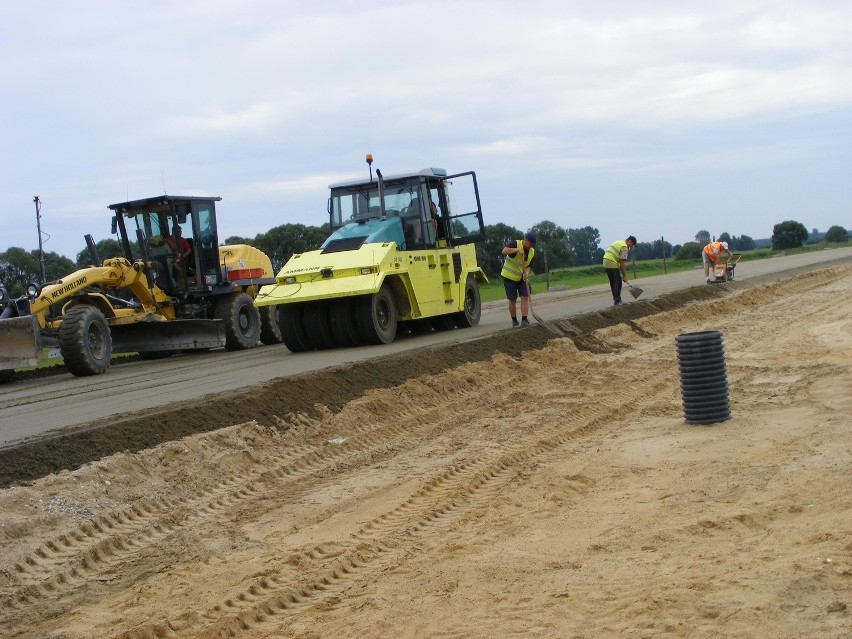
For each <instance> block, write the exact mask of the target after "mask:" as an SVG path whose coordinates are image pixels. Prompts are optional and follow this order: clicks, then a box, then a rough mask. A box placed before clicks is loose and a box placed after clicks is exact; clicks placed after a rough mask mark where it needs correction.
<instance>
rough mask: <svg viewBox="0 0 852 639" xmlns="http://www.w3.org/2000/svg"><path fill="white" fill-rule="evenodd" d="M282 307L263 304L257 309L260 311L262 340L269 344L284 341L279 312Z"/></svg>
mask: <svg viewBox="0 0 852 639" xmlns="http://www.w3.org/2000/svg"><path fill="white" fill-rule="evenodd" d="M280 308H281V307H280V306H261V307H260V308H258V309H257V310H258V312H259V313H260V341H261V342H263V343H264V344H266V345H267V346H270V345H272V344H280V343H281V342H283V341H284V336H283V335H282V334H281V319H280V317H279V314H278V310H279V309H280Z"/></svg>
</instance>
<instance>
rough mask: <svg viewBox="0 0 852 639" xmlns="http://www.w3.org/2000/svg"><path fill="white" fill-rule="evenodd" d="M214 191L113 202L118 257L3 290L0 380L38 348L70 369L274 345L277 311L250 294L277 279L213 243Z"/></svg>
mask: <svg viewBox="0 0 852 639" xmlns="http://www.w3.org/2000/svg"><path fill="white" fill-rule="evenodd" d="M220 200H221V198H219V197H182V196H171V195H161V196H157V197H151V198H147V199H143V200H134V201H131V202H123V203H120V204H112V205H110V206H109V209H111V210H112V211H113V213H114V215H113V218H112V231H113V234H116V235H117V236H118V240H119V242H120V244H121V246H122V249H123V250H122V252H123V255H122V256H120V257H113V258H109V259H105V260H100V259H99V257H98V255H97V251H96V249H95V243H94V241H93V239H92V236H91V235H87V236H86V237H85V239H86V243H87V246H88V248H89V255H90V259H91V262H92V265H91V266H89V267H87V268H83V269H80V270H78V271H76V272H74V273H71V274H70V275H68V276H67V277H63V278H62V279H60V280H57V281H55V282H47V283H45V284H44V285H37V284H30V285H29V286H28V287H27V291H26V294H25V295H24V296H22V297H20V298H17V299H11V298H10V297H9V296H8V295H7V294H6V291H5V290H4V289H2V287H0V381H8V379H9V378H10V377H11V371H12V370H13V369H15V368H20V367H24V366H34V365H35V364H36V363H37V361H38V358H39V356H40V354H41V352H42V349H43V348H49V349H54V350H55V351H56V352H58V354H61V355H62V357H63V359H64V362H65V366H66V368H67V369H68V370H69V371H70V372H71V373H73V374H74V375H76V376H87V375H97V374H99V373H103V372H104V371H106V370H107V368H108V367H109V364H110V357H111V355H112V354H113V353H131V352H136V353H139V354H140V356H142V357H144V358H156V357H163V356H167V355H170V354H173V353H176V352H181V351H192V350H208V349H212V348H218V347H225V348H226V349H228V350H241V349H247V348H252V347H254V346H256V345H257V343H258V342H259V341H261V342H263V343H265V344H274V343H280V342H281V341H282V335H281V330H280V328H279V326H278V323H277V314H275V313H274V312H272V310H271V309H264V310H259V309H257V308H256V307H255V306H254V297H255V296H256V295H257V292H258V291H259V290H260V287H261V286H263V285H264V284H269V283H272V282H274V281H275V279H274V273H273V271H272V263H271V262H270V260H269V257H268V256H267V255H266V254H265V253H263V252H262V251H260V250H258V249H256V248H254V247H251V246H247V245H242V244H240V245H233V246H219V238H218V232H217V225H216V202H218V201H220Z"/></svg>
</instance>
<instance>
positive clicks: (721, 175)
mask: <svg viewBox="0 0 852 639" xmlns="http://www.w3.org/2000/svg"><path fill="white" fill-rule="evenodd" d="M850 34H852V2H849V1H848V0H837V1H822V0H804V1H797V0H792V1H785V0H771V1H755V0H735V1H728V0H714V1H713V2H706V1H703V0H702V1H696V2H690V1H679V2H676V1H672V2H665V1H660V0H647V1H633V0H621V1H607V0H600V1H597V2H573V1H570V0H552V1H542V0H524V1H523V2H522V1H520V0H516V1H511V2H509V1H503V0H481V1H480V0H456V1H445V0H432V1H430V2H408V1H405V0H393V1H391V2H388V1H385V0H373V1H370V0H358V1H354V0H351V1H350V0H313V1H301V0H294V1H287V0H241V1H237V0H199V1H194V0H168V1H159V0H147V1H142V0H139V1H136V2H126V1H121V0H113V1H98V2H95V1H93V0H76V1H74V2H63V1H60V0H55V1H53V2H45V1H40V0H29V1H28V2H11V1H4V2H2V3H0V77H2V82H0V133H2V140H3V150H4V159H3V160H2V166H3V170H2V171H1V172H0V201H2V209H0V221H2V224H0V251H2V250H5V249H6V248H8V247H10V246H20V247H22V248H25V249H27V250H31V249H35V248H38V236H37V233H36V220H35V206H34V204H33V196H36V195H38V196H39V197H40V198H41V201H42V211H41V213H42V220H41V224H42V230H43V231H44V232H45V234H46V235H45V244H44V247H45V250H47V251H55V252H57V253H60V254H62V255H66V256H68V257H71V258H73V257H74V256H75V255H76V253H77V252H78V251H80V250H81V249H83V248H84V247H85V244H84V241H83V235H84V234H85V233H92V234H93V235H94V237H95V239H96V240H99V239H104V238H106V237H109V213H110V212H109V211H108V209H107V205H109V204H112V203H116V202H122V201H126V200H128V199H139V198H144V197H149V196H153V195H157V194H160V193H163V192H164V191H165V192H168V193H169V194H173V195H217V196H220V197H222V202H221V203H220V206H219V218H220V227H221V228H220V235H221V236H222V237H226V236H228V235H242V236H247V237H254V235H256V234H257V233H260V232H264V231H266V230H268V229H270V228H272V227H274V226H278V225H280V224H285V223H296V222H299V223H303V224H308V225H320V224H322V223H323V222H325V221H326V218H327V216H326V212H325V211H326V198H327V187H328V185H329V184H330V183H331V182H333V181H336V180H338V179H346V178H352V177H361V176H366V175H367V167H366V164H365V163H364V155H365V154H366V153H372V154H373V156H374V158H375V162H374V164H373V166H374V168H375V167H378V168H380V169H381V170H382V171H383V172H384V173H386V174H391V173H398V172H402V171H407V170H415V169H419V168H423V167H427V166H440V167H444V168H446V169H447V170H448V171H450V172H461V171H467V170H474V171H476V173H477V176H478V179H479V183H480V190H481V196H482V204H483V210H484V214H485V221H486V223H487V224H496V223H499V222H503V223H506V224H509V225H512V226H515V227H518V228H520V229H522V230H525V229H526V228H528V227H529V226H531V225H532V224H534V223H536V222H539V221H541V220H550V221H552V222H554V223H556V224H557V225H559V226H563V227H565V228H578V227H583V226H594V227H596V228H598V229H599V230H600V232H601V240H602V243H604V244H605V245H606V244H609V243H610V242H612V241H613V240H615V239H619V238H624V237H625V236H627V235H628V234H634V235H636V236H637V237H638V238H639V240H640V241H652V240H654V239H657V238H660V237H665V239H666V240H667V241H670V242H672V243H673V244H679V243H683V242H685V241H689V240H691V239H693V238H694V235H695V233H696V232H697V231H698V230H700V229H707V230H709V231H710V232H711V233H712V234H714V235H718V234H719V233H721V232H723V231H727V232H728V233H731V234H732V235H743V234H745V235H749V236H751V237H753V238H763V237H769V236H770V235H771V233H772V227H773V225H774V224H776V223H778V222H781V221H784V220H788V219H794V220H797V221H800V222H802V223H803V224H804V225H805V226H806V227H807V228H808V230H811V229H813V228H817V229H819V230H821V231H825V230H826V229H827V228H828V227H829V226H831V225H833V224H840V225H842V226H845V227H846V228H847V229H852V81H850V78H852V37H850ZM48 236H49V238H48Z"/></svg>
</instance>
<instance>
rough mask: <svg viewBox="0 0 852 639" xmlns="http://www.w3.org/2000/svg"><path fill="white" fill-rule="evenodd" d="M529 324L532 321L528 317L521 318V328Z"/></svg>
mask: <svg viewBox="0 0 852 639" xmlns="http://www.w3.org/2000/svg"><path fill="white" fill-rule="evenodd" d="M529 325H530V321H529V320H528V319H527V318H526V317H525V318H524V319H522V320H521V328H526V327H527V326H529Z"/></svg>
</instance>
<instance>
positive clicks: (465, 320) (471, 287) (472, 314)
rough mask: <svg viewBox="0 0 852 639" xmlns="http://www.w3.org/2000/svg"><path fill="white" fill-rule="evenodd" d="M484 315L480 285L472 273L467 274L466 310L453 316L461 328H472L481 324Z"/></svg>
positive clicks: (465, 285) (465, 284) (465, 287)
mask: <svg viewBox="0 0 852 639" xmlns="http://www.w3.org/2000/svg"><path fill="white" fill-rule="evenodd" d="M481 317H482V299H481V298H480V296H479V286H478V285H477V283H476V279H475V278H474V277H473V276H472V275H468V276H467V281H465V283H464V310H461V311H459V312H458V313H456V314H455V315H454V316H453V319H454V320H455V322H456V326H458V327H459V328H471V327H472V326H476V325H477V324H479V319H480V318H481Z"/></svg>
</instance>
